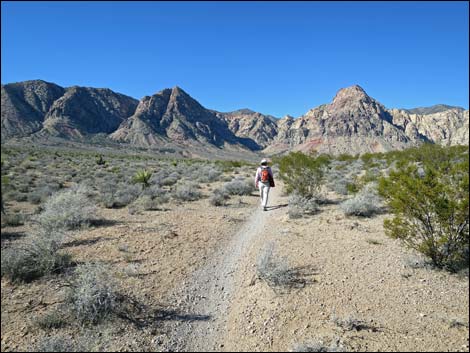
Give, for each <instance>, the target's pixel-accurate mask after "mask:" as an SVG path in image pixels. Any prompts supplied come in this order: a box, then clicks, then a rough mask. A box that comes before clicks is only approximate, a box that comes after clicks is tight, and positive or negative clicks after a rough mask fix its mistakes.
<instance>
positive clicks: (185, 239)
mask: <svg viewBox="0 0 470 353" xmlns="http://www.w3.org/2000/svg"><path fill="white" fill-rule="evenodd" d="M281 191H282V190H281V187H280V186H278V187H276V188H275V189H273V190H272V192H271V194H270V203H269V204H270V205H271V206H274V207H272V208H271V209H270V210H269V211H267V212H263V211H262V210H260V209H259V208H258V197H256V196H255V195H253V196H245V197H243V198H242V199H241V200H237V199H233V200H232V202H231V205H229V206H228V207H217V208H216V207H213V206H210V205H209V203H208V201H207V200H206V199H204V200H200V201H197V202H192V203H185V204H183V205H176V204H170V205H169V206H168V209H167V210H166V211H148V212H144V213H143V214H142V215H136V216H131V215H129V214H128V213H127V210H126V209H121V210H102V212H103V214H102V216H103V218H104V219H107V220H108V222H107V224H106V225H103V226H102V227H98V228H93V229H89V230H84V231H80V232H77V234H75V235H74V237H73V241H71V243H70V244H69V249H70V251H71V252H72V253H73V254H74V258H75V259H77V260H78V261H92V260H97V259H99V260H101V261H105V262H108V263H110V264H112V265H113V267H114V268H115V269H116V270H117V271H120V273H124V274H125V275H122V277H121V285H122V287H123V290H124V291H125V292H126V293H129V294H131V295H133V296H134V297H136V298H138V299H139V300H142V301H143V302H145V303H147V304H148V305H149V306H154V307H157V306H159V305H165V306H166V307H168V308H173V309H175V310H176V311H177V312H179V313H181V315H179V316H178V318H177V319H175V318H173V319H168V320H164V321H163V322H161V323H159V326H158V327H157V328H154V327H152V328H148V329H146V328H144V329H137V328H135V327H134V326H132V325H130V324H129V325H124V326H123V325H120V326H119V328H112V329H111V330H114V331H112V337H113V340H112V344H111V345H110V346H107V347H106V348H107V349H108V350H117V351H126V350H127V351H129V350H139V349H141V350H143V349H145V350H154V351H167V350H172V351H206V350H207V351H286V350H290V349H291V348H292V347H293V345H294V344H301V343H312V342H322V343H323V344H324V345H329V344H330V343H332V342H333V343H336V344H337V345H339V346H340V347H343V348H344V349H345V350H350V351H468V349H469V348H468V344H469V329H468V322H469V314H468V310H469V297H468V290H469V283H468V277H467V278H466V277H463V278H462V277H459V276H457V275H452V274H449V273H447V272H443V271H436V270H431V269H428V268H423V267H416V266H413V263H414V261H416V259H417V255H416V254H415V253H413V252H411V251H409V250H407V249H405V248H404V247H403V246H402V245H401V244H400V243H399V242H398V241H395V240H392V239H389V238H387V237H386V236H385V234H384V232H383V228H382V223H383V219H384V218H385V217H387V215H380V216H376V217H373V218H366V219H363V218H356V217H351V218H348V217H345V216H344V215H343V213H342V212H341V211H340V210H339V208H338V205H337V204H329V205H324V206H322V207H321V212H320V213H318V214H316V215H313V216H308V217H306V218H302V219H289V218H288V216H287V210H288V208H287V207H285V205H286V204H287V199H286V197H285V196H282V193H281ZM7 230H8V231H14V232H17V233H21V230H22V229H21V228H18V229H15V230H11V229H7ZM4 231H5V229H2V233H3V232H4ZM13 241H16V240H13ZM270 242H273V243H274V244H276V253H277V254H278V256H280V257H284V258H286V259H287V260H288V262H289V264H290V266H292V267H295V268H303V269H307V270H308V271H305V276H306V279H308V283H307V285H306V286H305V287H303V288H299V289H293V290H290V291H284V292H278V291H274V290H273V289H272V288H270V287H269V286H268V285H267V284H266V283H265V282H264V281H262V280H260V279H258V278H257V275H256V263H257V259H258V257H259V254H260V253H261V252H262V250H263V249H264V248H265V247H266V245H267V244H268V243H270ZM4 245H5V244H4V242H3V235H2V246H4ZM62 282H63V279H62V278H61V277H52V278H46V279H42V280H40V281H37V282H33V283H31V284H27V285H12V284H11V283H9V282H7V281H6V280H4V279H2V351H12V350H25V349H27V348H28V347H30V345H31V344H34V343H35V342H36V341H37V340H38V339H39V338H41V337H44V336H45V335H50V334H51V333H47V332H44V331H43V330H40V329H38V328H37V327H36V326H35V325H34V318H35V317H37V315H41V314H43V313H45V312H47V311H50V310H51V309H53V308H54V307H55V305H57V302H60V301H61V295H62V290H61V288H62V287H61V286H62V285H63V283H62ZM348 317H351V318H354V319H356V320H357V322H359V323H361V325H360V327H359V328H358V329H357V330H356V329H352V330H351V329H347V328H342V327H340V326H339V325H337V324H336V323H335V319H336V321H337V320H338V319H339V320H341V319H346V318H348ZM97 329H99V328H97ZM60 330H61V331H60V332H61V333H66V334H69V335H71V336H72V337H75V336H74V335H78V333H76V332H75V331H74V328H73V327H70V328H67V327H66V328H62V329H60ZM52 333H54V332H52Z"/></svg>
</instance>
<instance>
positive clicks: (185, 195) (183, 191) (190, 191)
mask: <svg viewBox="0 0 470 353" xmlns="http://www.w3.org/2000/svg"><path fill="white" fill-rule="evenodd" d="M173 196H174V197H175V199H177V200H180V201H196V200H199V199H200V198H201V197H202V194H201V192H200V191H199V190H198V185H197V184H194V183H189V182H187V183H184V184H180V185H178V186H177V187H176V190H175V192H174V194H173Z"/></svg>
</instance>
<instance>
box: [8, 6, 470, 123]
mask: <svg viewBox="0 0 470 353" xmlns="http://www.w3.org/2000/svg"><path fill="white" fill-rule="evenodd" d="M1 6H2V24H1V25H2V32H1V39H2V42H1V49H2V52H1V53H2V54H1V55H2V59H1V60H2V63H1V64H2V65H1V81H2V83H10V82H17V81H23V80H31V79H43V80H46V81H50V82H54V83H57V84H59V85H61V86H65V87H67V86H71V85H81V86H91V87H108V88H111V89H112V90H115V91H117V92H120V93H124V94H127V95H130V96H132V97H135V98H138V99H140V98H142V97H143V96H145V95H151V94H154V93H156V92H157V91H160V90H161V89H163V88H166V87H173V86H175V85H178V86H180V87H182V88H183V89H184V90H186V92H188V93H189V94H190V95H191V96H193V97H194V98H196V99H197V100H198V101H199V102H200V103H201V104H202V105H204V106H205V107H207V108H212V109H216V110H220V111H230V110H235V109H238V108H245V107H246V108H251V109H253V110H256V111H260V112H262V113H266V114H273V115H275V116H283V115H285V114H291V115H293V116H299V115H301V114H304V113H305V112H306V111H308V110H309V109H310V108H313V107H315V106H318V105H319V104H323V103H328V102H330V101H331V99H332V98H333V96H334V95H335V93H336V91H337V90H338V89H340V88H342V87H346V86H349V85H352V84H359V85H360V86H362V87H363V88H364V89H365V90H366V92H367V93H369V95H371V96H372V97H374V98H376V99H377V100H379V101H380V102H381V103H383V104H384V105H385V106H386V107H389V108H392V107H404V108H412V107H418V106H429V105H433V104H437V103H444V104H450V105H458V106H463V107H465V108H466V109H468V95H469V69H468V65H469V46H468V41H469V33H468V27H469V5H468V3H467V2H447V1H446V2H372V3H371V2H136V1H132V2H34V3H33V2H8V1H2V5H1Z"/></svg>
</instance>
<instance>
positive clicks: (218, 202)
mask: <svg viewBox="0 0 470 353" xmlns="http://www.w3.org/2000/svg"><path fill="white" fill-rule="evenodd" d="M228 199H230V196H229V194H228V192H227V191H226V190H225V189H215V190H214V192H213V194H212V196H211V197H210V198H209V202H210V204H211V205H213V206H225V205H226V204H227V200H228Z"/></svg>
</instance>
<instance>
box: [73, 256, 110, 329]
mask: <svg viewBox="0 0 470 353" xmlns="http://www.w3.org/2000/svg"><path fill="white" fill-rule="evenodd" d="M117 288H118V287H117V284H116V281H115V280H114V278H113V276H112V273H111V271H110V269H109V268H108V267H106V266H105V265H102V264H97V263H96V264H95V263H88V264H83V265H79V266H77V268H76V270H75V274H74V279H73V281H72V283H71V287H70V289H69V292H68V295H67V302H68V303H69V305H70V310H71V313H72V315H73V316H74V317H75V318H76V319H77V321H78V322H79V323H80V324H82V325H86V324H97V323H99V322H100V321H102V320H103V319H105V318H107V317H109V316H110V315H112V314H113V312H114V310H115V308H116V306H117V300H118V296H119V294H118V291H117Z"/></svg>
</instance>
